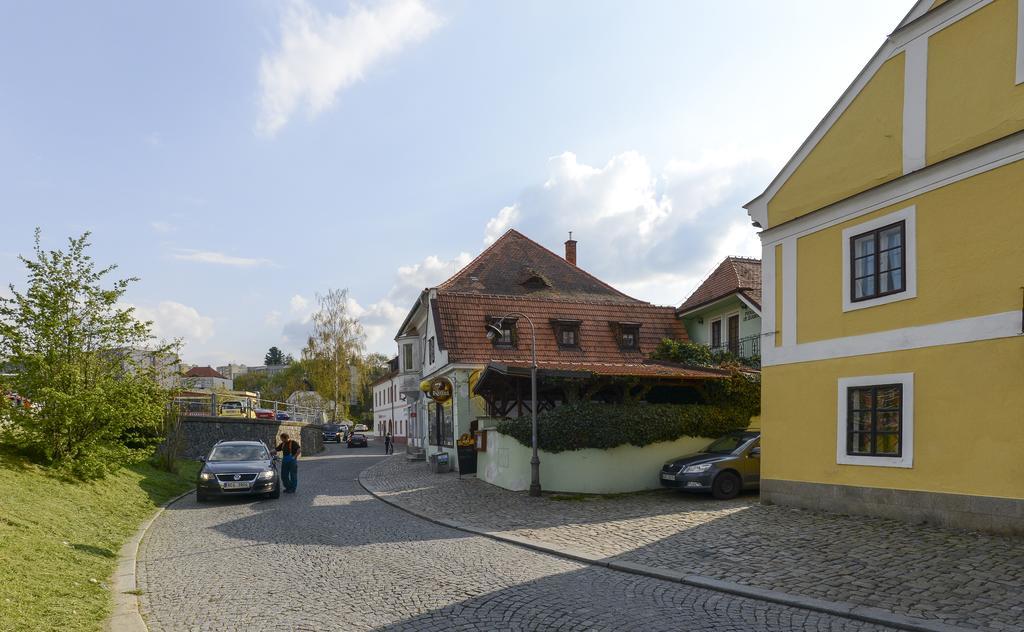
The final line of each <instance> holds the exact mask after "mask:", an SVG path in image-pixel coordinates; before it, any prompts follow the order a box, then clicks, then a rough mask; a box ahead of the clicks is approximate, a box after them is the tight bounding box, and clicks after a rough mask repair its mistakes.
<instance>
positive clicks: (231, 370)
mask: <svg viewBox="0 0 1024 632" xmlns="http://www.w3.org/2000/svg"><path fill="white" fill-rule="evenodd" d="M248 372H249V367H247V366H245V365H244V364H235V363H233V362H232V363H231V364H226V365H224V366H219V367H217V373H220V374H221V375H223V376H224V377H226V378H228V379H229V380H234V379H235V378H236V377H238V376H239V375H245V374H246V373H248Z"/></svg>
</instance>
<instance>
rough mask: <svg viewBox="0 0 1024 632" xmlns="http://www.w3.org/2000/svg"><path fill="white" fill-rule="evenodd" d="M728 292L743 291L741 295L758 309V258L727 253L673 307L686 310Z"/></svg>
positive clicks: (759, 300)
mask: <svg viewBox="0 0 1024 632" xmlns="http://www.w3.org/2000/svg"><path fill="white" fill-rule="evenodd" d="M730 294H742V295H743V296H744V298H746V299H747V300H748V301H750V302H751V303H753V304H754V305H755V306H756V307H757V308H758V309H761V260H760V259H748V258H746V257H726V258H725V260H724V261H722V263H720V264H719V265H718V267H717V268H715V271H714V272H712V273H711V275H710V276H708V278H707V279H705V280H704V282H703V283H701V284H700V287H698V288H697V289H696V291H694V293H693V294H691V295H690V297H689V298H687V299H686V300H685V301H683V304H682V305H680V306H679V309H678V310H676V311H677V312H678V313H683V312H688V311H690V310H693V309H696V308H698V307H701V306H704V305H707V304H708V303H713V302H714V301H717V300H719V299H722V298H725V297H726V296H729V295H730Z"/></svg>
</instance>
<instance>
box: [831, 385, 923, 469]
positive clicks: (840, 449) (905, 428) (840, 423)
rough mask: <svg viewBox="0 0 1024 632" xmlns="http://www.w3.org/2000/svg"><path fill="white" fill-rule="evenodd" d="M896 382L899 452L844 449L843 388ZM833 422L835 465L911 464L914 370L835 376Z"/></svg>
mask: <svg viewBox="0 0 1024 632" xmlns="http://www.w3.org/2000/svg"><path fill="white" fill-rule="evenodd" d="M880 384H900V385H901V386H902V387H903V410H902V412H901V413H900V418H901V419H900V424H901V434H902V436H901V443H900V456H898V457H897V456H892V457H889V456H861V455H854V454H847V453H846V426H847V419H846V414H847V405H846V397H847V390H848V389H850V388H853V387H859V386H877V385H880ZM837 401H838V405H837V409H836V410H837V423H836V463H837V464H838V465H871V466H875V467H901V468H908V469H909V468H912V467H914V374H913V373H890V374H888V375H859V376H857V377H841V378H839V389H838V398H837Z"/></svg>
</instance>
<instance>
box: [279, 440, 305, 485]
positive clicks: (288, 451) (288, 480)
mask: <svg viewBox="0 0 1024 632" xmlns="http://www.w3.org/2000/svg"><path fill="white" fill-rule="evenodd" d="M274 451H275V452H283V453H284V457H283V458H282V459H281V484H282V485H284V491H285V493H287V494H294V493H295V488H296V487H298V485H299V453H300V452H302V446H300V445H299V442H298V441H294V440H293V439H292V438H291V437H289V436H288V433H287V432H282V433H281V443H279V444H277V447H276V448H274Z"/></svg>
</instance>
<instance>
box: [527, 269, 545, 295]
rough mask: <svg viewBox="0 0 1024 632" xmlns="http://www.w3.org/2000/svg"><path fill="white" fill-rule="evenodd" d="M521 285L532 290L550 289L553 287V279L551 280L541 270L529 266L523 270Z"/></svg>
mask: <svg viewBox="0 0 1024 632" xmlns="http://www.w3.org/2000/svg"><path fill="white" fill-rule="evenodd" d="M519 285H521V286H523V288H525V289H527V290H530V291H531V292H532V291H538V290H546V289H549V288H550V287H551V281H549V280H548V279H547V277H545V276H544V275H543V274H541V273H540V272H538V271H536V270H534V269H532V268H527V269H526V270H524V272H523V276H522V281H520V282H519Z"/></svg>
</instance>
